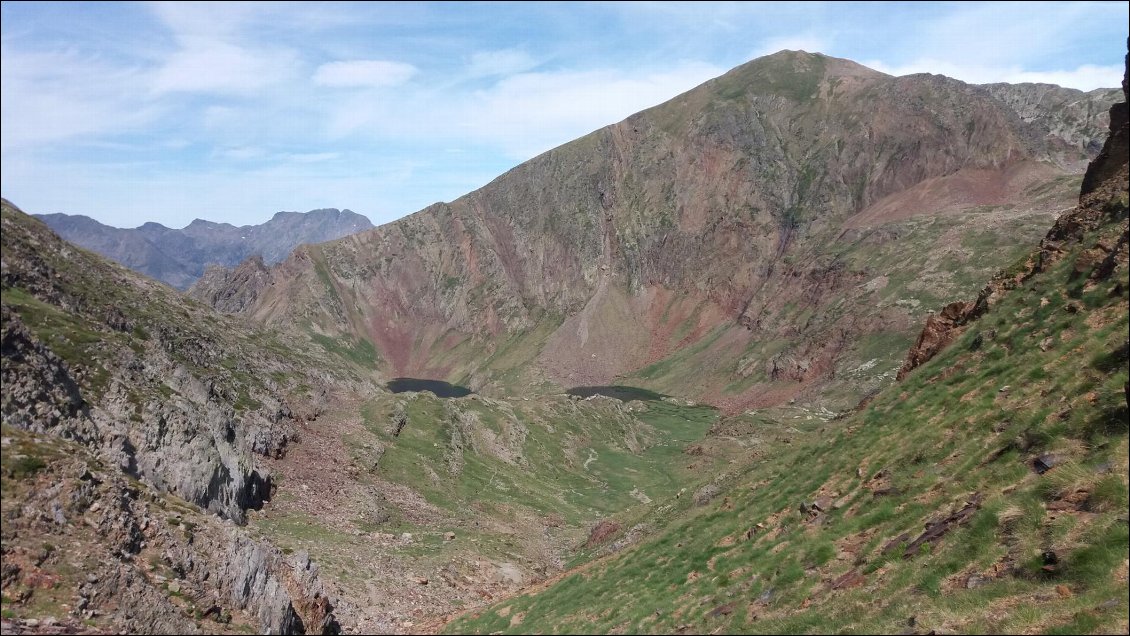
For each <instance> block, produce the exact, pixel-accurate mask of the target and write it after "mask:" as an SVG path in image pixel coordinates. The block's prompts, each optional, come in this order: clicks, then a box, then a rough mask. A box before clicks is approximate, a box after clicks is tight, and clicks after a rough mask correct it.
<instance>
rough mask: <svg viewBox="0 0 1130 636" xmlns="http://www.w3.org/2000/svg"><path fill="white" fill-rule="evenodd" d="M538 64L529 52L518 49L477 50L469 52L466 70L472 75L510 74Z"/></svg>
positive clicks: (526, 69)
mask: <svg viewBox="0 0 1130 636" xmlns="http://www.w3.org/2000/svg"><path fill="white" fill-rule="evenodd" d="M537 65H538V62H537V60H535V59H534V58H533V56H531V55H530V54H529V53H526V52H525V51H522V50H519V49H504V50H501V51H478V52H476V53H472V54H471V64H470V67H469V68H468V69H467V72H468V74H469V75H471V76H472V77H490V76H494V75H512V74H514V73H521V72H522V71H528V70H530V69H532V68H534V67H535V66H537Z"/></svg>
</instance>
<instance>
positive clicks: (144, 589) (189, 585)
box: [4, 442, 340, 634]
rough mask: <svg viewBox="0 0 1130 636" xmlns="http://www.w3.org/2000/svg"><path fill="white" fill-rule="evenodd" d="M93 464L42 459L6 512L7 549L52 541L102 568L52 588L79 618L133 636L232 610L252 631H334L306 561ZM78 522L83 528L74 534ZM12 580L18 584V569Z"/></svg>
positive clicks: (183, 628) (200, 627)
mask: <svg viewBox="0 0 1130 636" xmlns="http://www.w3.org/2000/svg"><path fill="white" fill-rule="evenodd" d="M39 443H43V442H39ZM96 463H97V462H96V460H94V459H93V458H91V457H85V456H83V453H82V452H81V449H79V453H78V456H77V457H76V456H73V455H70V456H64V457H63V458H60V459H56V460H52V461H49V462H48V463H47V466H46V468H45V471H44V474H42V475H40V476H39V477H38V478H39V480H40V483H39V484H20V486H21V487H27V490H28V492H27V493H26V497H23V498H22V500H21V502H20V505H19V506H18V507H12V508H10V509H9V508H5V511H6V516H5V519H6V520H5V530H4V532H5V535H4V544H5V550H13V553H15V554H19V551H20V548H21V547H22V546H23V545H24V544H25V543H28V542H31V543H32V544H36V543H42V542H43V541H45V540H50V541H51V542H52V545H58V546H59V547H61V548H70V549H71V550H72V552H84V553H90V554H87V555H86V556H87V557H88V558H91V559H92V560H96V562H97V563H98V564H99V565H98V566H97V569H95V570H92V571H86V572H84V573H83V574H82V576H81V577H73V578H71V577H68V576H66V575H65V574H62V575H57V576H59V578H58V580H59V583H58V585H64V586H71V585H73V586H74V587H75V589H74V594H75V597H77V600H78V602H77V603H76V607H75V610H74V612H75V613H76V614H77V615H78V616H87V617H89V616H92V615H95V614H94V613H95V612H97V613H98V615H107V616H108V617H109V619H110V620H111V622H112V623H113V625H114V626H115V627H117V628H118V629H125V630H127V631H129V632H131V633H170V634H195V633H201V632H202V631H204V632H207V631H209V630H208V629H207V623H199V622H198V621H199V620H200V619H199V617H201V616H204V617H208V618H211V619H212V620H216V621H223V620H225V619H224V617H228V618H227V620H230V617H231V615H232V614H233V613H237V612H239V613H242V615H243V616H245V617H246V618H247V619H249V620H250V624H251V626H253V628H254V629H255V630H256V631H257V632H259V633H267V634H303V633H316V634H334V633H338V632H339V631H340V627H339V626H338V624H337V621H336V619H335V617H334V614H333V603H332V601H331V599H330V598H329V597H328V596H327V594H326V591H325V589H324V588H323V585H322V582H321V579H320V578H319V575H318V568H317V566H316V565H314V564H312V563H311V562H310V560H309V558H308V557H307V556H306V555H305V554H296V555H293V556H290V557H288V556H285V555H283V554H282V553H281V552H280V551H279V550H278V549H277V548H273V547H269V546H267V545H264V544H262V543H260V542H258V541H255V540H254V539H251V538H250V537H248V536H247V534H246V532H245V531H244V530H243V529H242V528H239V527H235V526H232V525H230V524H225V523H223V522H221V521H219V520H217V519H216V518H215V517H212V516H210V515H207V514H202V513H200V512H197V511H195V510H191V509H189V508H186V507H184V506H183V504H176V503H174V502H171V501H167V500H165V499H164V498H162V496H161V495H160V494H159V493H156V492H154V491H151V490H149V489H147V488H146V487H144V486H142V487H140V488H138V487H137V486H136V485H131V484H130V483H129V482H128V481H127V480H126V479H125V478H124V477H123V476H122V475H121V474H120V473H116V472H114V471H112V470H101V469H99V468H98V467H94V468H91V466H92V465H96ZM44 484H49V485H47V486H43V487H40V486H42V485H44ZM60 519H61V521H60ZM76 524H82V525H84V526H85V528H82V530H81V531H80V532H75V527H74V526H75V525H76ZM80 547H81V548H82V550H78V549H77V548H80ZM5 554H7V552H5ZM41 565H43V566H44V567H45V568H47V569H48V570H51V569H53V568H54V567H55V566H56V564H54V563H51V562H48V563H46V564H42V563H41ZM29 574H32V575H33V576H34V573H29ZM10 576H14V577H15V578H17V579H18V577H19V576H20V572H19V567H18V566H17V568H16V571H15V572H14V573H10ZM6 584H7V583H6ZM173 597H176V598H178V599H180V604H181V605H182V606H183V605H185V604H187V605H188V610H189V611H186V610H185V609H184V608H183V607H178V604H177V603H175V602H174V601H173ZM194 614H195V616H197V617H198V618H197V620H193V619H192V618H191V617H192V616H193V615H194Z"/></svg>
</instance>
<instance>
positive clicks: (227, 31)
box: [0, 2, 1128, 225]
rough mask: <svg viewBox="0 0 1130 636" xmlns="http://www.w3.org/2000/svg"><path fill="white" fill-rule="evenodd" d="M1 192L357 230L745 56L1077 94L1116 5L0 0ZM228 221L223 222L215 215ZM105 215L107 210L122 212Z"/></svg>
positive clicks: (1114, 80)
mask: <svg viewBox="0 0 1130 636" xmlns="http://www.w3.org/2000/svg"><path fill="white" fill-rule="evenodd" d="M0 11H2V12H3V20H2V21H0V29H2V41H0V46H2V59H0V63H2V73H0V103H2V109H0V129H2V135H0V151H2V153H3V161H2V162H0V182H2V184H3V194H4V196H6V197H9V198H10V199H12V200H14V201H15V202H16V203H17V204H20V205H23V206H25V207H26V208H27V209H29V210H30V211H34V212H52V211H66V212H81V213H86V214H90V215H92V216H95V217H96V218H100V219H101V220H104V221H112V220H118V222H119V223H123V222H128V221H129V220H131V219H132V218H133V217H134V216H139V215H143V216H147V218H142V219H140V220H139V222H141V221H146V220H157V221H162V222H164V223H166V224H167V225H176V224H183V223H186V222H187V221H188V220H191V219H192V218H193V217H195V216H199V215H200V212H199V210H200V209H201V207H204V208H206V209H209V210H214V211H216V214H217V215H221V216H217V220H226V221H231V222H234V223H236V224H242V223H252V222H258V221H260V220H262V219H264V218H267V217H268V216H269V215H270V214H271V213H273V212H275V211H277V210H280V209H303V208H304V207H305V206H310V207H350V208H352V209H356V210H360V211H362V212H364V213H367V214H370V215H371V216H372V217H373V218H374V220H376V221H381V220H388V219H390V218H393V217H396V216H399V215H402V214H406V213H409V212H412V211H414V210H416V209H419V208H420V207H423V206H424V205H426V204H428V203H431V202H434V201H437V200H441V199H451V198H454V197H456V196H459V195H460V194H463V193H464V192H466V191H467V190H469V189H472V188H474V187H477V186H479V185H482V184H483V183H485V182H487V181H489V180H490V179H491V178H493V177H494V176H496V175H497V174H498V173H500V172H502V171H505V170H507V169H509V168H511V167H513V166H514V165H515V163H517V162H518V161H521V160H523V159H527V158H529V157H532V156H533V155H536V154H538V153H540V152H543V151H545V150H548V149H550V148H552V147H554V146H556V145H558V144H561V143H564V142H567V141H569V140H570V139H573V138H575V137H578V136H580V135H583V134H585V133H588V132H590V131H592V130H595V129H597V128H600V127H601V126H604V125H607V124H610V123H613V122H616V121H618V120H620V119H623V118H624V117H626V116H628V115H630V114H631V113H633V112H635V111H638V110H641V109H644V108H647V107H649V106H652V105H655V104H658V103H660V102H662V101H664V100H667V99H669V98H671V97H673V96H675V95H676V94H678V93H680V92H682V91H685V90H688V89H690V88H692V87H693V86H695V85H697V84H699V83H701V82H703V81H705V80H707V79H709V78H711V77H714V76H716V75H719V74H721V73H722V72H724V71H725V70H726V69H728V68H730V67H732V66H735V65H737V64H740V63H742V62H745V61H747V60H748V59H750V58H751V57H755V56H758V55H761V54H767V53H773V52H775V51H777V50H780V49H804V50H808V51H820V52H823V53H827V54H830V55H836V56H840V57H848V58H851V59H855V60H859V61H862V62H863V63H866V64H868V65H870V66H873V67H875V68H878V69H879V70H883V71H886V72H889V73H894V74H904V73H913V72H932V73H944V74H947V75H951V76H954V77H957V78H959V79H963V80H966V81H970V82H978V83H980V82H994V81H1012V82H1018V81H1039V82H1053V83H1059V84H1063V85H1068V86H1073V87H1076V88H1084V89H1086V88H1093V87H1096V86H1100V85H1107V86H1114V85H1117V84H1118V81H1119V79H1120V77H1121V68H1122V67H1121V65H1120V64H1119V62H1120V61H1121V58H1122V55H1123V54H1124V53H1125V48H1124V46H1125V42H1126V33H1127V26H1126V25H1127V13H1128V8H1127V4H1126V3H1124V2H1112V3H1060V4H1050V3H1035V4H1020V3H976V4H973V3H909V4H898V5H891V4H882V3H859V4H852V5H849V6H848V7H846V8H844V7H841V6H840V5H839V4H837V5H832V4H826V3H818V2H806V3H729V2H723V3H713V4H709V5H706V6H702V5H701V4H700V3H666V2H664V3H576V4H568V3H565V4H550V3H544V4H542V3H508V4H470V3H466V4H464V3H452V4H428V3H395V4H394V3H342V4H336V3H260V2H247V3H223V4H220V3H189V2H171V3H145V4H132V3H113V4H111V3H106V4H91V5H62V4H55V3H49V2H48V3H16V2H13V3H3V4H0ZM222 215H227V216H222ZM121 219H126V221H122V220H121Z"/></svg>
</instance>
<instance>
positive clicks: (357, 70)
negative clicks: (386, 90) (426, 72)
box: [314, 60, 419, 88]
mask: <svg viewBox="0 0 1130 636" xmlns="http://www.w3.org/2000/svg"><path fill="white" fill-rule="evenodd" d="M418 71H419V69H417V68H416V67H415V66H412V65H411V64H405V63H404V62H390V61H388V60H348V61H339V62H329V63H327V64H323V65H321V66H319V67H318V70H317V71H316V72H315V73H314V83H315V84H317V85H319V86H331V87H334V88H380V87H382V86H398V85H400V84H403V83H404V82H407V81H408V80H410V79H412V76H414V75H415V74H416V73H417V72H418Z"/></svg>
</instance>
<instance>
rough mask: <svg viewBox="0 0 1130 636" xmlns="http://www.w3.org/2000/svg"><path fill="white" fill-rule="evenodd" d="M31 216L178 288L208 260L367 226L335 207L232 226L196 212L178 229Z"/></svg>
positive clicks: (283, 252) (232, 258)
mask: <svg viewBox="0 0 1130 636" xmlns="http://www.w3.org/2000/svg"><path fill="white" fill-rule="evenodd" d="M35 216H36V218H39V219H40V220H42V221H44V222H45V223H47V224H48V226H49V227H51V228H52V229H53V230H55V231H56V232H58V233H59V234H60V235H61V236H63V238H65V239H67V240H69V241H72V242H74V243H76V244H77V245H80V246H83V247H86V248H88V249H91V250H93V251H95V252H97V253H99V254H101V255H103V256H106V257H108V258H111V259H113V260H115V261H117V262H119V263H122V264H123V265H125V266H127V267H129V268H131V269H133V270H135V271H138V272H141V273H143V274H145V275H147V276H150V277H151V278H155V279H157V280H160V281H162V282H164V283H167V284H169V285H171V286H173V287H176V288H177V289H181V290H184V289H187V288H188V287H190V286H191V285H192V283H194V282H195V281H196V280H197V279H199V278H200V277H201V276H202V275H203V274H204V270H205V268H206V267H207V266H208V265H221V266H234V265H237V264H239V263H240V262H242V261H243V260H245V259H247V258H249V257H251V256H252V255H253V254H259V255H261V256H262V257H263V258H264V259H265V260H266V262H268V263H276V262H278V261H281V260H283V259H284V258H285V257H286V256H287V255H288V254H289V253H290V252H291V251H292V250H293V249H294V248H295V247H296V246H298V245H299V244H301V243H307V242H311V243H317V242H321V241H325V240H331V239H335V238H340V237H342V236H346V235H348V234H352V233H354V232H358V231H361V230H365V229H368V228H371V227H373V224H372V223H371V222H370V221H369V219H368V218H366V217H364V216H362V215H360V214H357V213H355V212H353V211H351V210H348V209H346V210H338V209H336V208H321V209H317V210H311V211H310V212H305V213H303V212H277V213H275V215H274V216H272V217H271V218H270V219H269V220H268V221H265V222H264V223H260V224H258V225H242V226H235V225H232V224H230V223H224V222H216V221H208V220H205V219H199V218H198V219H193V220H192V222H190V223H189V224H188V225H186V226H184V227H183V228H179V229H175V228H169V227H166V226H164V225H162V224H160V223H156V222H152V221H149V222H146V223H143V224H142V225H140V226H138V227H136V228H116V227H112V226H109V225H105V224H103V223H101V222H99V221H97V220H95V219H92V218H90V217H88V216H83V215H68V214H41V215H35Z"/></svg>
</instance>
